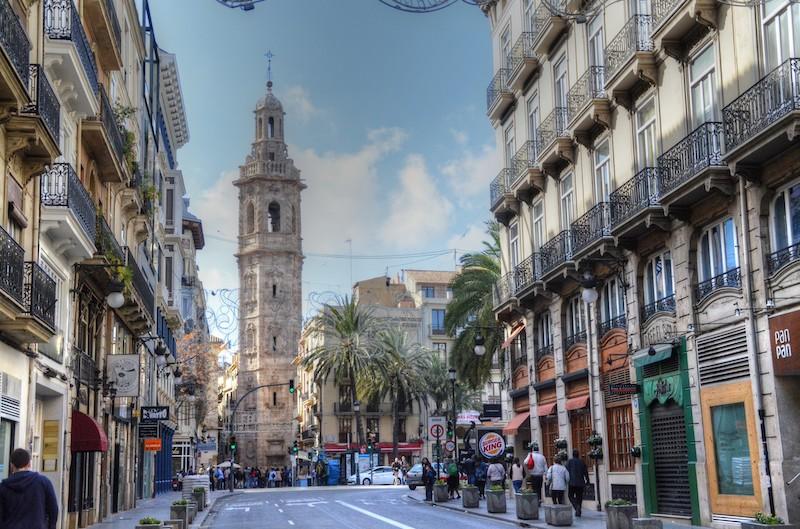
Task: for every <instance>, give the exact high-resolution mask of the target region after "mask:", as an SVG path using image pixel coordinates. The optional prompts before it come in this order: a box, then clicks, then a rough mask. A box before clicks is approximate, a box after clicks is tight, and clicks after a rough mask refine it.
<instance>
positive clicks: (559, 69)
mask: <svg viewBox="0 0 800 529" xmlns="http://www.w3.org/2000/svg"><path fill="white" fill-rule="evenodd" d="M553 79H554V83H555V84H554V85H553V94H554V95H555V107H556V108H559V107H561V108H565V107H566V106H567V92H569V81H568V80H567V55H566V54H564V55H562V56H561V57H560V58H559V59H558V60H556V62H555V65H554V66H553ZM556 116H558V114H556ZM556 119H557V120H558V117H556ZM559 130H560V129H559Z"/></svg>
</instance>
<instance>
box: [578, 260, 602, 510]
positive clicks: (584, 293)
mask: <svg viewBox="0 0 800 529" xmlns="http://www.w3.org/2000/svg"><path fill="white" fill-rule="evenodd" d="M581 286H582V287H583V289H582V290H581V298H583V302H584V303H586V318H587V322H586V330H587V335H588V336H587V344H586V346H587V349H588V351H587V352H588V357H589V395H590V399H591V400H592V401H593V400H594V376H593V375H594V373H592V369H593V368H592V313H591V305H592V304H593V303H595V302H597V298H598V294H597V280H596V279H595V278H594V276H593V275H592V273H591V272H589V271H586V272H585V273H584V274H583V281H581ZM592 411H593V410H592V409H591V408H590V410H589V414H590V416H591V415H592ZM593 422H594V421H593ZM596 436H597V432H596V431H592V438H595V437H596ZM601 453H602V449H601ZM597 454H598V453H597V452H596V451H594V450H593V451H592V455H591V457H592V459H594V482H595V483H594V487H595V498H596V499H597V510H598V511H601V510H603V507H602V504H601V503H600V471H599V466H598V457H597Z"/></svg>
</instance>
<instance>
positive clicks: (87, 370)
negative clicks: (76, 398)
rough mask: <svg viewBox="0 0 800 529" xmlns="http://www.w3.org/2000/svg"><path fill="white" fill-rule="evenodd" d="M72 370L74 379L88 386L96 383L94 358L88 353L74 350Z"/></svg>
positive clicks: (93, 385) (96, 374)
mask: <svg viewBox="0 0 800 529" xmlns="http://www.w3.org/2000/svg"><path fill="white" fill-rule="evenodd" d="M72 372H73V373H74V374H75V379H76V380H77V381H78V382H80V383H82V384H86V385H87V386H90V387H95V386H96V385H97V376H98V375H99V373H98V371H97V364H95V362H94V359H92V357H91V356H89V355H88V354H86V353H84V352H82V351H78V350H75V352H74V353H73V357H72Z"/></svg>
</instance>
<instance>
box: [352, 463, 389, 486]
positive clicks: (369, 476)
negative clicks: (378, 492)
mask: <svg viewBox="0 0 800 529" xmlns="http://www.w3.org/2000/svg"><path fill="white" fill-rule="evenodd" d="M356 483H358V476H357V475H356V474H352V475H351V476H350V477H348V478H347V484H348V485H355V484H356ZM393 483H394V476H392V467H386V466H379V467H372V469H371V470H370V469H367V470H364V471H363V472H361V484H362V485H392V484H393Z"/></svg>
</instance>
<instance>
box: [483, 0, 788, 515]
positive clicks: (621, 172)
mask: <svg viewBox="0 0 800 529" xmlns="http://www.w3.org/2000/svg"><path fill="white" fill-rule="evenodd" d="M796 7H797V6H796V5H795V4H792V3H789V2H779V1H774V2H760V3H757V4H755V5H752V6H750V7H743V6H738V5H731V4H728V3H721V2H686V1H682V0H663V1H661V0H659V1H658V2H650V1H647V0H642V1H638V0H635V1H631V2H617V3H600V2H595V3H581V2H576V1H572V0H567V1H565V2H561V3H557V2H545V1H535V0H499V1H498V0H494V1H490V2H487V3H486V4H485V5H484V6H483V9H484V12H485V13H486V15H487V18H488V20H489V23H490V26H491V31H492V41H493V46H494V64H495V72H496V73H495V75H494V77H493V78H492V80H491V82H490V84H489V86H488V89H487V113H488V116H489V119H490V120H491V123H492V125H493V127H494V128H495V131H496V139H497V144H498V145H499V146H500V148H501V150H502V152H503V153H504V157H503V159H504V164H503V167H501V168H499V170H500V172H499V174H498V175H497V177H496V178H494V180H493V181H492V182H491V185H490V209H491V211H492V213H493V215H494V216H495V218H497V219H498V220H499V221H500V222H501V223H502V224H503V229H502V249H503V262H502V268H503V272H504V276H503V278H502V280H501V281H500V282H499V284H498V285H497V289H496V296H495V311H496V315H497V317H498V318H499V319H500V320H501V321H503V322H504V323H505V324H506V327H507V333H508V334H507V338H508V340H507V342H506V343H507V345H508V347H509V349H510V350H514V351H515V352H513V353H512V354H514V355H515V358H516V359H517V360H516V361H512V362H511V367H512V374H511V380H512V390H511V398H512V406H513V409H514V410H515V412H516V415H515V417H514V418H513V419H512V421H513V424H510V426H511V428H509V431H508V432H507V433H509V435H513V434H516V435H517V436H520V435H524V434H529V435H530V437H531V439H532V441H533V442H535V443H538V444H539V445H540V447H541V448H542V451H543V453H544V454H545V455H546V456H547V457H548V459H549V460H552V459H553V457H554V456H555V454H556V453H557V451H558V450H560V449H561V448H560V447H561V446H563V440H566V446H567V448H568V449H569V450H570V451H571V449H573V448H577V449H579V450H580V451H581V453H582V454H583V455H584V456H585V455H587V454H589V453H592V454H593V455H594V456H595V457H594V458H587V462H588V463H590V464H591V465H592V466H594V464H595V462H596V463H597V471H596V472H592V475H593V476H592V485H591V486H590V487H588V488H587V496H586V498H587V500H586V501H587V503H588V504H592V505H593V504H594V502H596V501H597V502H600V501H601V500H602V501H605V500H606V499H609V498H627V499H630V500H632V501H636V503H637V504H638V505H639V509H640V512H641V514H652V515H658V516H662V517H664V518H667V519H678V520H684V521H691V522H692V523H695V524H700V523H702V524H704V525H719V526H722V525H726V524H731V523H736V522H737V521H740V520H742V519H746V518H752V516H753V514H754V513H755V512H756V511H764V512H771V511H772V512H775V513H776V514H777V515H779V516H781V517H783V518H784V519H786V520H789V521H796V520H798V519H800V502H798V501H797V496H798V494H799V493H800V480H796V479H795V480H794V481H792V480H793V478H794V477H796V476H797V474H798V473H799V472H800V462H798V460H797V457H796V454H797V453H798V442H797V439H798V435H797V434H798V432H797V427H796V425H795V423H796V422H797V421H794V420H792V418H793V417H794V416H795V415H796V413H795V412H794V411H793V410H794V409H795V408H796V405H797V403H798V401H797V399H798V394H800V392H798V378H797V374H798V372H799V371H798V369H797V366H798V364H797V361H796V356H792V353H791V350H792V347H793V344H794V342H793V341H794V340H795V338H794V335H796V334H797V332H796V331H795V330H796V329H797V327H796V325H797V322H798V318H800V312H798V303H799V302H800V297H798V288H799V287H800V285H799V284H798V272H797V271H798V267H800V251H798V241H800V239H798V235H797V233H795V232H796V231H800V230H798V228H797V226H796V224H797V217H798V214H797V210H798V204H799V203H800V202H798V201H800V199H798V196H800V195H798V193H799V192H800V180H798V179H797V176H796V175H797V167H798V154H800V149H798V145H797V143H796V142H795V141H794V139H795V136H796V135H795V133H794V131H795V130H796V129H795V126H796V123H797V116H798V114H797V108H798V106H797V101H798V97H797V94H798V86H800V85H799V84H798V80H800V74H798V72H799V71H800V70H799V69H798V64H800V63H798V59H796V58H794V57H796V56H797V54H798V52H800V50H799V49H797V46H798V45H797V42H798V41H797V40H795V39H794V37H792V35H793V31H794V27H795V24H796V22H797V21H796V20H795V19H796V17H797V16H798V11H797V9H796ZM512 344H515V345H514V346H513V347H512ZM523 358H524V360H523ZM779 410H780V412H779ZM779 413H782V414H783V417H782V418H783V420H780V417H779ZM787 417H788V420H787ZM525 430H528V431H527V432H526V431H525ZM556 440H559V442H558V445H559V447H557V446H556V445H557V443H556ZM518 448H521V447H518ZM595 476H597V477H598V478H599V483H597V482H595ZM789 482H791V484H790V483H789Z"/></svg>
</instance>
